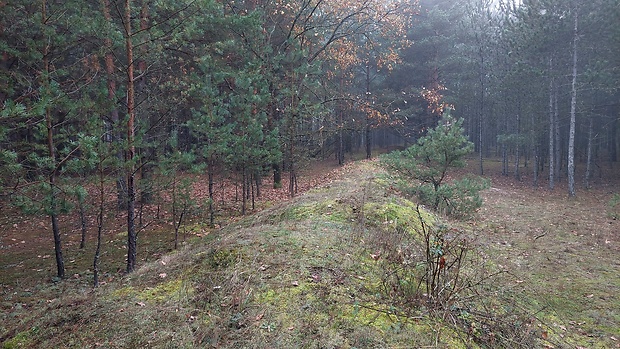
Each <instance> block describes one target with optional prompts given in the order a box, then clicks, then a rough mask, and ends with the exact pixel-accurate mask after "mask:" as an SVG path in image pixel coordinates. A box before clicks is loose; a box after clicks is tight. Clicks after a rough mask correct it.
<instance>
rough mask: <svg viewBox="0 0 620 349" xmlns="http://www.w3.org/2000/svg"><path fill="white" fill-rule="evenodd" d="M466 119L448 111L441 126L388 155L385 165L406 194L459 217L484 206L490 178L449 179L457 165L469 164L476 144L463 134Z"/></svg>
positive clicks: (384, 157)
mask: <svg viewBox="0 0 620 349" xmlns="http://www.w3.org/2000/svg"><path fill="white" fill-rule="evenodd" d="M462 124H463V120H462V119H461V120H454V119H453V118H452V117H450V115H449V113H448V112H446V113H445V114H444V116H443V118H442V120H441V121H440V122H439V125H437V127H436V128H435V129H433V130H430V131H429V132H428V134H427V135H426V136H425V137H423V138H420V140H419V141H418V143H417V144H414V145H413V146H411V147H409V148H408V149H406V150H404V151H397V152H393V153H390V154H387V155H385V156H383V157H382V158H381V163H382V165H383V166H384V167H385V168H386V169H387V170H388V172H389V174H390V175H392V176H393V177H394V179H395V180H396V185H397V186H398V187H399V189H400V190H402V191H403V192H405V193H409V194H413V195H415V196H417V197H418V199H419V200H420V201H421V202H422V203H423V204H425V205H428V206H430V207H432V208H433V209H434V210H435V211H439V212H443V213H445V214H448V215H452V216H456V217H468V216H470V215H471V214H472V213H474V212H475V211H476V209H478V208H479V207H480V206H481V205H482V200H481V199H480V196H479V193H480V191H481V190H483V189H486V188H488V187H489V183H488V181H486V180H484V179H482V178H480V177H474V176H469V177H465V178H462V179H460V180H452V181H447V178H448V175H449V174H450V172H451V171H452V170H453V169H455V168H462V167H465V160H464V158H465V156H466V155H468V154H470V153H471V152H472V150H473V143H471V142H470V141H468V140H467V137H465V136H464V135H463V132H464V130H463V126H462Z"/></svg>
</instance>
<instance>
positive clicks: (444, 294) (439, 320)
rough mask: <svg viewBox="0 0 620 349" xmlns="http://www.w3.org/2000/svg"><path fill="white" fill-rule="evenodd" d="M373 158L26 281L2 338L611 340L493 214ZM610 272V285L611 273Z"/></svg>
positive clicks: (100, 343) (36, 343)
mask: <svg viewBox="0 0 620 349" xmlns="http://www.w3.org/2000/svg"><path fill="white" fill-rule="evenodd" d="M379 173H380V171H379V170H378V167H377V164H376V163H375V162H372V161H363V162H357V163H351V164H348V165H347V166H345V168H344V169H343V170H342V174H343V176H342V177H341V178H340V179H339V180H335V181H332V182H330V183H329V184H326V185H323V186H321V187H318V188H316V189H314V190H311V191H309V192H308V193H306V194H304V195H302V196H299V197H298V198H296V199H293V200H292V201H290V202H284V203H280V204H276V205H274V206H273V207H271V208H268V209H265V210H262V211H260V212H258V213H256V214H254V215H252V216H247V217H243V218H242V219H240V220H238V221H237V222H235V223H231V224H229V225H227V226H225V227H223V228H221V229H217V230H214V231H212V232H211V233H209V234H207V235H206V236H202V237H200V238H194V240H193V241H194V242H192V243H190V244H189V245H187V247H186V248H182V249H180V250H176V251H174V252H173V253H171V254H166V255H163V256H160V257H159V258H157V259H155V260H153V261H151V262H148V263H145V265H144V266H143V267H141V268H139V269H138V270H137V271H136V272H135V273H133V274H128V275H126V276H124V277H123V278H121V279H114V280H110V282H108V283H104V284H103V285H101V287H99V288H97V289H92V288H91V287H89V286H88V284H89V281H88V280H79V279H68V280H66V281H63V282H62V283H58V284H50V285H47V286H41V287H39V288H38V289H37V290H30V292H32V293H33V294H35V295H39V296H42V297H41V298H40V299H41V301H38V302H32V303H30V304H26V303H24V304H23V305H21V306H20V307H17V306H15V305H14V304H15V302H20V301H19V300H18V298H19V295H20V293H23V292H24V290H21V291H19V290H18V289H17V288H16V289H15V294H12V295H8V294H6V293H5V294H4V296H3V297H4V298H3V302H4V304H5V305H6V304H7V303H13V306H11V307H10V309H9V311H7V312H6V314H5V315H3V318H2V322H3V323H4V325H3V327H2V328H1V330H2V331H1V333H0V336H1V337H0V338H2V341H3V348H17V347H20V348H23V347H31V348H34V347H67V348H81V347H88V346H92V347H106V348H126V347H152V348H169V347H175V348H192V347H217V348H290V347H303V348H310V347H321V348H376V347H389V348H394V347H410V348H420V347H428V348H542V347H548V348H551V347H553V348H574V347H575V345H577V346H578V347H598V348H609V347H612V345H613V343H614V342H613V339H610V338H617V337H614V336H618V333H617V330H613V329H611V327H609V326H611V325H612V324H613V323H614V321H615V323H616V324H617V321H618V316H617V314H616V315H613V313H611V314H608V315H605V316H607V317H606V319H607V321H608V324H607V327H602V326H598V327H596V328H598V330H596V331H600V332H596V331H592V330H590V331H588V330H587V329H586V326H596V325H595V324H592V323H586V322H584V321H585V320H582V318H581V315H579V314H577V313H573V315H572V316H574V317H575V320H574V321H575V323H573V322H572V321H573V320H572V319H571V318H568V317H567V316H568V315H567V313H566V310H565V309H564V308H563V307H562V304H561V303H553V302H555V301H554V299H557V300H558V301H559V300H560V299H562V298H561V297H567V294H566V293H563V292H562V289H557V290H556V291H554V295H553V297H552V298H551V297H550V295H549V294H548V293H544V292H543V291H542V290H540V289H539V284H537V282H542V280H541V279H539V278H540V277H541V275H539V273H538V272H534V273H533V274H532V278H531V279H527V278H526V279H524V278H523V274H522V272H521V270H520V269H519V268H516V267H514V266H512V264H511V263H507V260H505V259H504V249H506V247H507V245H506V244H511V243H513V242H506V244H504V242H503V241H502V242H501V244H500V245H499V247H496V246H495V243H492V244H488V241H489V239H490V237H491V236H493V234H494V233H493V232H489V231H488V230H487V228H488V229H491V228H493V229H495V230H494V231H495V233H498V232H499V231H501V229H502V228H503V227H501V226H498V225H497V224H496V223H493V222H488V227H483V226H477V225H476V224H470V223H467V222H466V221H452V220H449V219H446V218H445V217H442V216H437V215H435V214H433V213H431V212H429V211H427V210H425V209H423V208H422V207H421V206H420V205H418V204H416V203H415V202H412V201H410V200H408V199H407V198H405V197H403V196H401V194H400V191H397V190H395V189H394V187H393V183H392V182H390V181H387V180H386V179H385V177H383V176H380V175H379ZM343 178H346V179H343ZM490 192H493V190H491V191H490ZM495 206H498V205H495ZM484 208H485V207H484V206H483V209H484ZM482 213H484V212H482ZM544 240H545V238H544V237H543V238H540V239H537V240H536V241H538V242H540V243H544ZM514 244H515V246H516V245H517V244H516V242H515V243H514ZM575 248H576V247H575ZM511 253H513V254H514V253H515V251H512V252H511ZM517 255H518V257H516V258H523V257H522V255H519V254H517ZM515 263H516V261H515ZM608 282H609V283H610V284H609V285H608V286H606V287H608V291H609V292H611V291H612V290H613V289H614V288H615V289H616V290H617V288H618V286H619V285H618V280H617V276H616V277H615V278H614V277H612V278H611V279H608ZM547 285H549V286H551V285H556V284H555V283H554V282H553V281H551V282H550V283H547ZM580 285H581V284H576V285H575V287H581V286H580ZM51 288H55V290H54V291H51V290H50V289H51ZM532 290H536V292H533V291H532ZM572 292H583V290H582V291H577V290H572V291H571V292H570V293H568V294H569V295H570V294H572ZM586 292H587V291H586ZM11 297H12V298H11ZM568 297H569V298H564V299H572V298H571V296H568ZM579 297H580V296H579ZM596 297H598V296H596ZM610 297H615V296H613V294H611V293H610ZM587 299H588V300H592V301H593V302H594V303H593V304H599V303H600V301H598V300H597V298H595V297H592V298H587ZM611 300H612V302H615V303H614V304H617V302H618V301H617V299H616V298H611ZM608 301H609V300H608ZM19 304H21V303H19ZM575 307H579V306H577V305H575ZM573 310H574V311H577V308H573ZM601 316H604V315H601ZM609 321H611V323H609ZM577 323H579V325H577ZM571 324H574V325H571ZM573 327H580V328H581V329H582V330H581V331H584V332H580V331H577V330H575V331H571V329H572V328H573ZM614 331H615V332H614Z"/></svg>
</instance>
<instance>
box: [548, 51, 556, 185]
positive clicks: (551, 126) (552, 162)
mask: <svg viewBox="0 0 620 349" xmlns="http://www.w3.org/2000/svg"><path fill="white" fill-rule="evenodd" d="M549 74H551V77H550V78H549V189H551V190H553V189H554V188H555V147H554V146H555V137H554V136H555V131H554V126H555V114H554V108H553V102H554V98H553V96H554V89H555V81H554V77H553V58H549Z"/></svg>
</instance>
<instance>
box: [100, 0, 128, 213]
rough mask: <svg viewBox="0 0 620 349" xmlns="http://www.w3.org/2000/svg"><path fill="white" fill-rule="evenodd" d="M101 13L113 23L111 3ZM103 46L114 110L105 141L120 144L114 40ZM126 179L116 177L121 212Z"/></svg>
mask: <svg viewBox="0 0 620 349" xmlns="http://www.w3.org/2000/svg"><path fill="white" fill-rule="evenodd" d="M101 11H102V12H103V17H104V18H105V20H106V21H107V22H108V23H111V22H112V16H111V15H110V2H109V0H101ZM103 45H104V46H105V49H106V53H105V58H104V61H105V71H106V79H107V88H108V100H109V102H110V103H111V105H112V109H111V110H110V112H109V118H110V119H109V120H108V121H107V122H106V125H110V126H109V127H107V129H106V133H107V134H106V136H105V139H106V141H108V142H109V143H114V142H117V143H118V142H120V140H121V138H122V136H121V132H120V125H119V120H120V119H119V116H118V108H117V107H116V92H117V88H116V78H115V71H116V68H115V67H114V55H113V53H112V50H113V49H112V39H110V38H107V37H106V38H105V39H103ZM116 158H117V159H118V162H119V163H122V162H123V151H122V150H120V149H119V150H118V151H117V152H116ZM126 184H127V183H126V181H125V178H124V177H123V174H122V173H119V174H118V176H117V177H116V198H117V201H116V202H117V204H116V205H117V207H118V209H119V210H124V209H127V186H126Z"/></svg>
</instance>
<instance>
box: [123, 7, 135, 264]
mask: <svg viewBox="0 0 620 349" xmlns="http://www.w3.org/2000/svg"><path fill="white" fill-rule="evenodd" d="M124 22H125V45H126V51H127V62H129V63H128V65H127V115H128V119H127V153H126V159H125V161H126V164H127V272H128V273H131V272H133V271H134V270H135V268H136V255H137V233H136V226H135V204H136V191H135V169H134V167H135V165H134V158H135V144H134V135H135V134H134V125H135V85H134V63H133V43H132V32H131V0H125V20H124Z"/></svg>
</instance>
